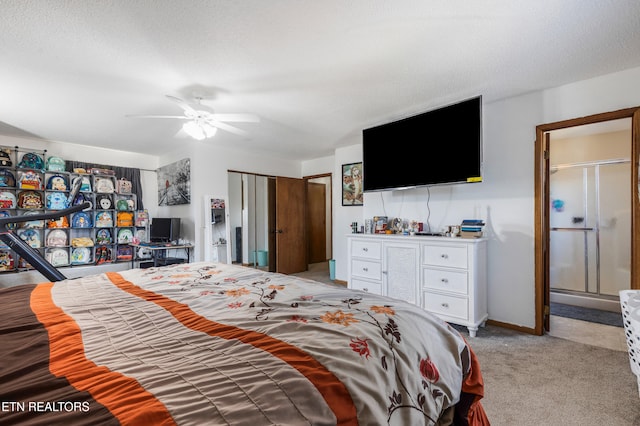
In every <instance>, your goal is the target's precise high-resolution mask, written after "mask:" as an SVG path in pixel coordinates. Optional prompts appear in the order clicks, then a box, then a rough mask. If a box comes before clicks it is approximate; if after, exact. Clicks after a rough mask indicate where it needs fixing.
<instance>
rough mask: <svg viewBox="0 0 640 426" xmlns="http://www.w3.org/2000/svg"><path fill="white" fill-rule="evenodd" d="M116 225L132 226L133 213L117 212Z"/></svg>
mask: <svg viewBox="0 0 640 426" xmlns="http://www.w3.org/2000/svg"><path fill="white" fill-rule="evenodd" d="M116 226H118V227H121V226H122V227H124V226H133V213H131V212H118V216H117V219H116Z"/></svg>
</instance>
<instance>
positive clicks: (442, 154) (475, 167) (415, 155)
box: [362, 96, 482, 192]
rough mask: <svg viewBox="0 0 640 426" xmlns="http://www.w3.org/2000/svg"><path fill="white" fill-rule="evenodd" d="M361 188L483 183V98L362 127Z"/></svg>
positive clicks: (385, 188) (388, 188)
mask: <svg viewBox="0 0 640 426" xmlns="http://www.w3.org/2000/svg"><path fill="white" fill-rule="evenodd" d="M362 168H363V176H362V180H363V182H362V185H363V189H364V191H365V192H367V191H382V190H391V189H403V188H414V187H418V186H426V185H442V184H454V183H472V182H481V181H482V97H481V96H478V97H475V98H472V99H468V100H465V101H462V102H459V103H456V104H452V105H448V106H445V107H442V108H438V109H434V110H432V111H427V112H424V113H422V114H418V115H414V116H412V117H408V118H404V119H402V120H398V121H394V122H391V123H387V124H383V125H380V126H376V127H371V128H369V129H365V130H363V131H362Z"/></svg>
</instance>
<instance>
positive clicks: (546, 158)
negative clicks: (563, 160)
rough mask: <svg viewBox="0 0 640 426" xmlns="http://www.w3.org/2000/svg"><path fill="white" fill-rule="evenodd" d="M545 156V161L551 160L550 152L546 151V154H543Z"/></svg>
mask: <svg viewBox="0 0 640 426" xmlns="http://www.w3.org/2000/svg"><path fill="white" fill-rule="evenodd" d="M543 156H544V159H545V160H548V159H549V151H548V150H547V151H545V152H544V153H543Z"/></svg>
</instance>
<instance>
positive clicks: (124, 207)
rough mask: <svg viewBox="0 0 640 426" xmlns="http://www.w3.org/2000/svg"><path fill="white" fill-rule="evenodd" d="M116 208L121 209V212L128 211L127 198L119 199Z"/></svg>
mask: <svg viewBox="0 0 640 426" xmlns="http://www.w3.org/2000/svg"><path fill="white" fill-rule="evenodd" d="M116 210H119V211H121V212H126V211H127V210H129V203H127V200H118V201H117V202H116Z"/></svg>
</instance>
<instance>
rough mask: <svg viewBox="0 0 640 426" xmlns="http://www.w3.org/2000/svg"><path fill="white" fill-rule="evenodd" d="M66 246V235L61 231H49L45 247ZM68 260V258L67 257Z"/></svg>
mask: <svg viewBox="0 0 640 426" xmlns="http://www.w3.org/2000/svg"><path fill="white" fill-rule="evenodd" d="M66 245H67V233H66V232H65V231H63V230H62V229H54V230H53V231H49V235H47V247H64V246H66ZM67 258H68V256H67Z"/></svg>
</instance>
